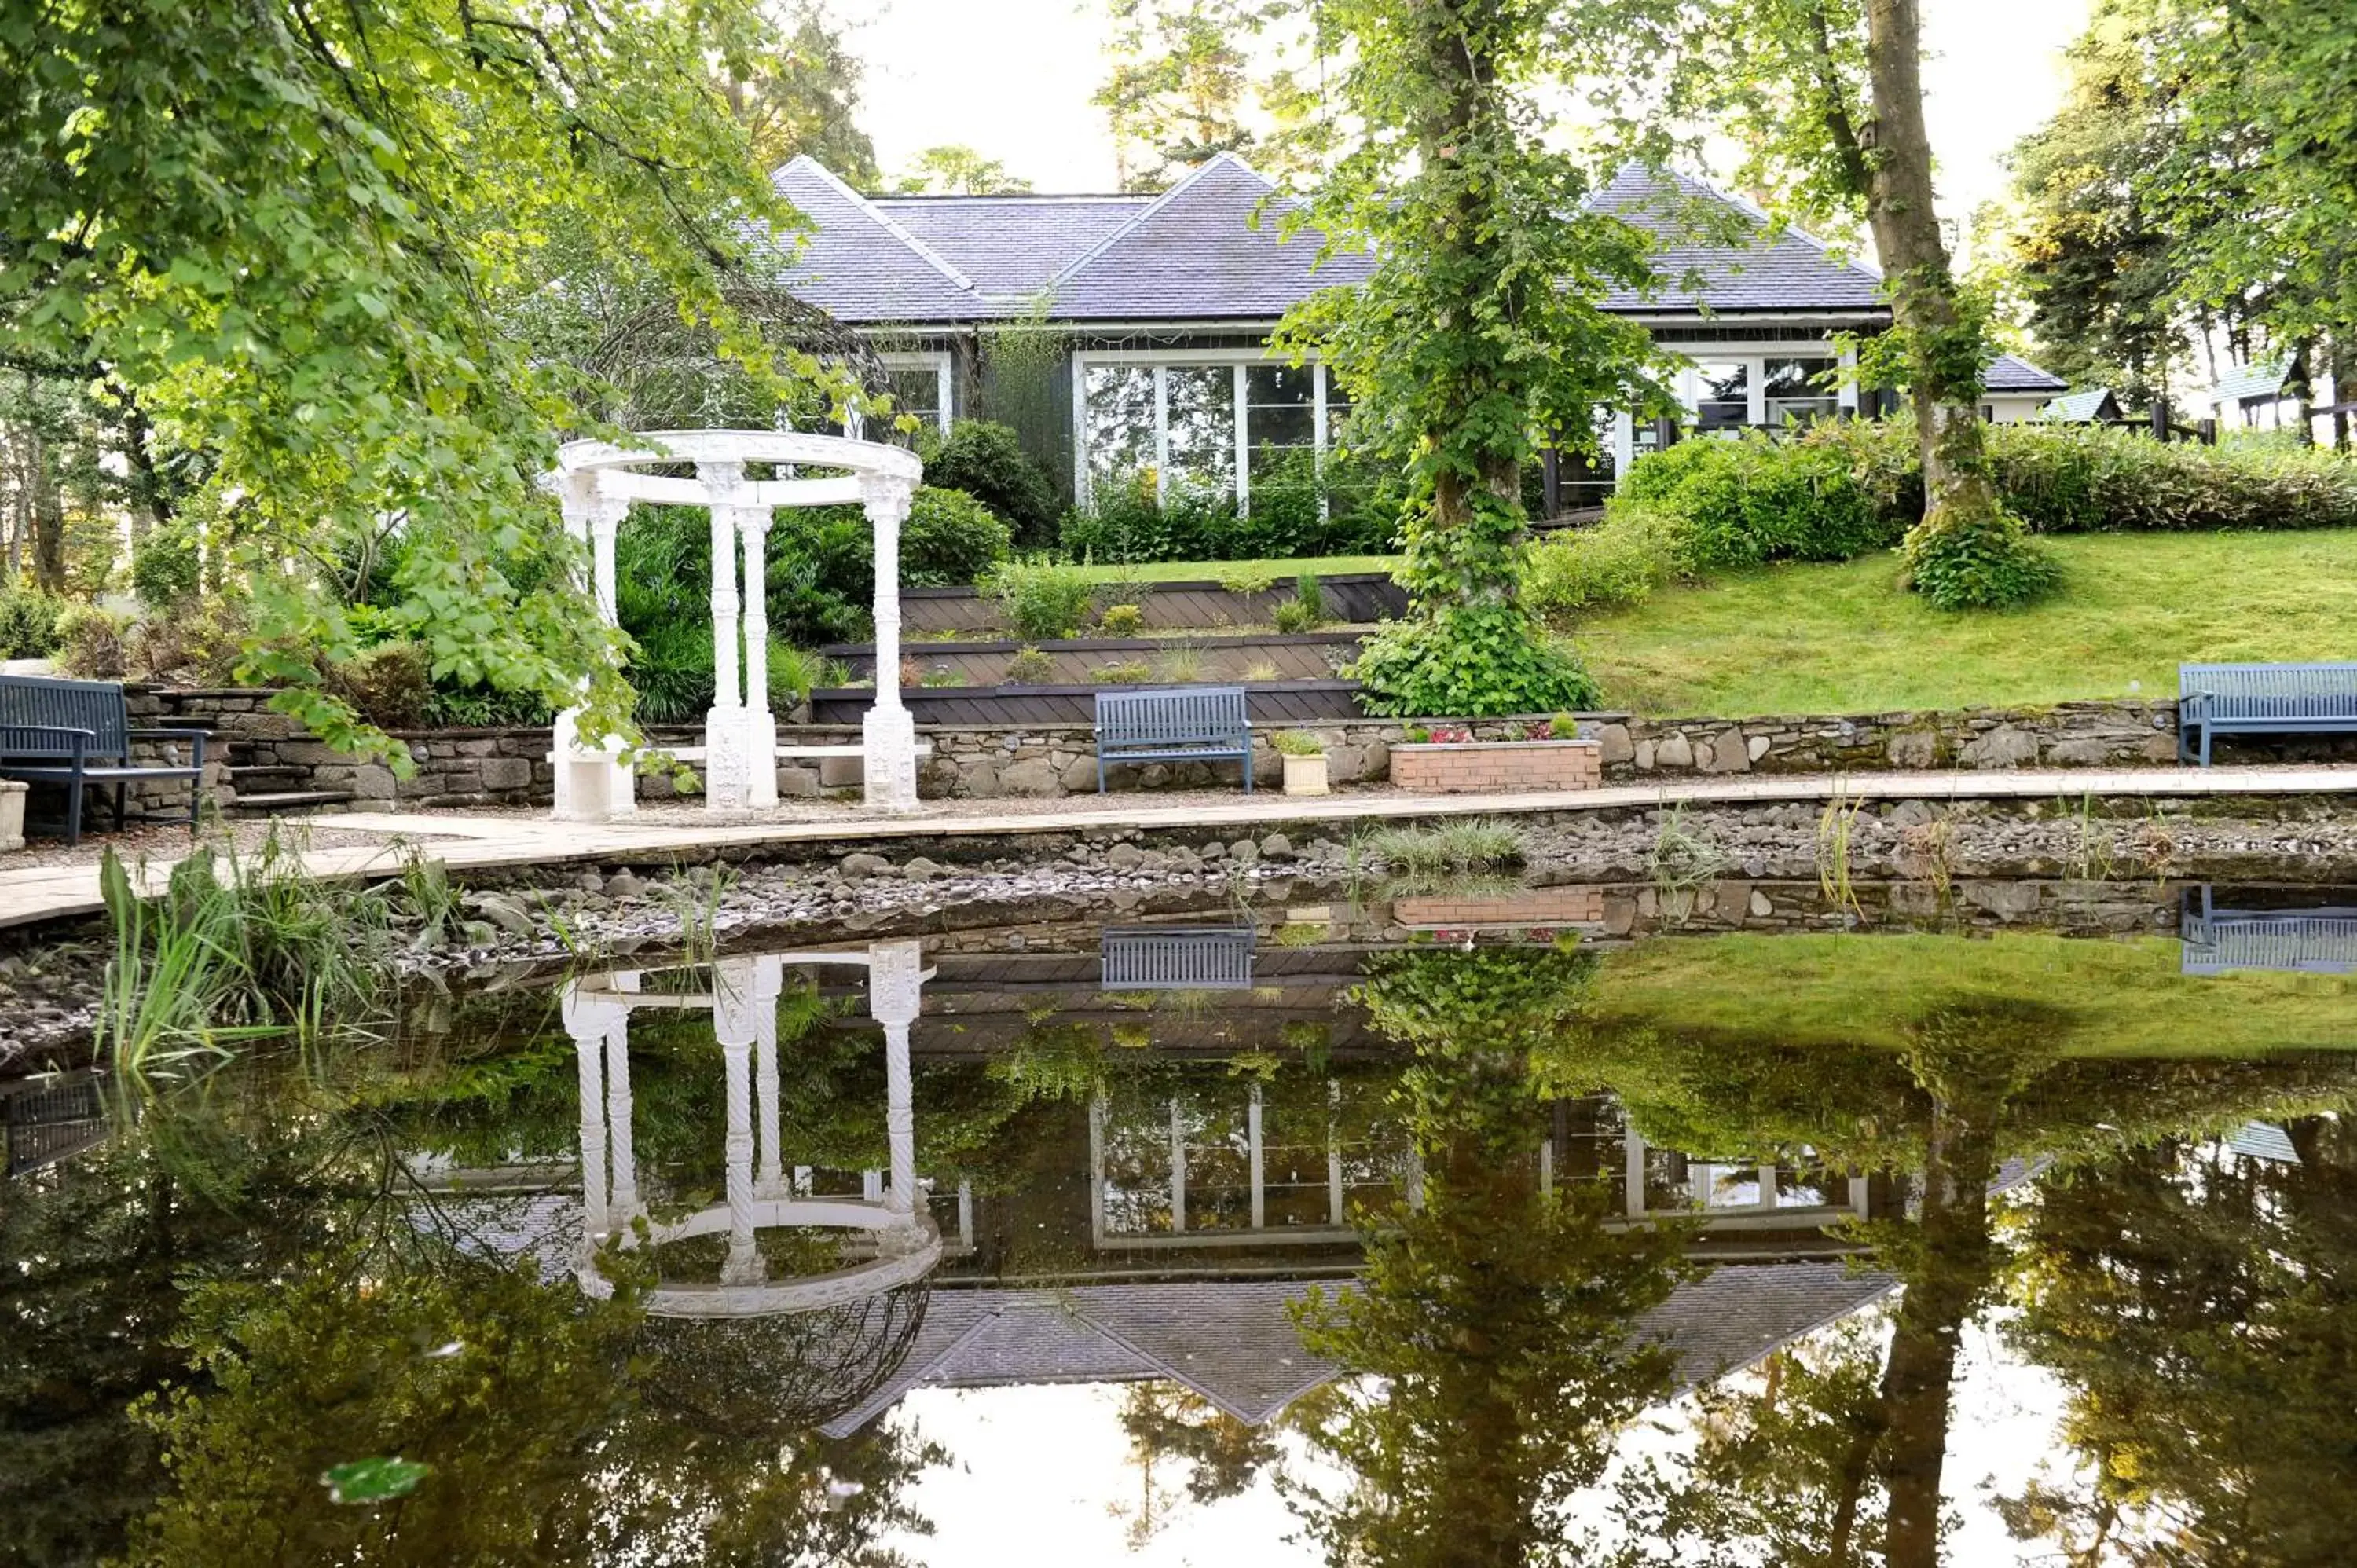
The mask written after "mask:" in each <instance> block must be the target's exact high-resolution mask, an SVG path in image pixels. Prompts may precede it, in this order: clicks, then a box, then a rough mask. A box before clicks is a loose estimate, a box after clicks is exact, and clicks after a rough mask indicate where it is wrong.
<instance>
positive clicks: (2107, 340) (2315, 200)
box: [2014, 0, 2357, 442]
mask: <svg viewBox="0 0 2357 1568" xmlns="http://www.w3.org/2000/svg"><path fill="white" fill-rule="evenodd" d="M2352 51H2357V16H2352V13H2351V11H2350V9H2349V7H2348V6H2346V5H2337V4H2333V3H2332V0H2287V3H2286V4H2282V5H2266V6H2247V5H2238V4H2233V3H2230V0H2105V3H2104V5H2100V6H2099V7H2098V8H2097V10H2096V12H2095V15H2094V16H2093V20H2092V21H2091V23H2090V25H2089V28H2088V31H2087V33H2086V35H2085V36H2084V37H2083V38H2082V39H2081V40H2080V42H2079V43H2078V45H2077V46H2076V47H2075V48H2074V49H2073V51H2072V57H2073V72H2074V82H2073V88H2072V94H2071V96H2070V99H2069V100H2068V102H2066V103H2065V105H2064V107H2063V109H2062V111H2061V113H2060V114H2058V115H2057V116H2056V118H2055V119H2054V120H2053V121H2052V122H2051V123H2050V124H2048V125H2047V126H2045V127H2044V128H2043V129H2041V130H2040V131H2039V132H2037V133H2036V134H2033V135H2031V136H2030V137H2029V138H2028V139H2027V140H2025V141H2024V142H2023V143H2022V144H2021V145H2020V147H2019V148H2018V150H2017V152H2016V155H2015V161H2016V170H2017V180H2018V194H2019V196H2020V198H2021V201H2022V205H2023V208H2024V213H2023V217H2022V220H2021V221H2020V223H2019V225H2018V231H2017V234H2016V236H2015V241H2014V246H2015V250H2016V253H2017V255H2018V261H2019V264H2020V267H2021V272H2022V277H2023V285H2024V292H2025V293H2026V295H2028V298H2029V305H2030V307H2031V313H2032V315H2031V325H2032V326H2033V328H2036V329H2037V330H2038V332H2039V333H2040V338H2041V339H2042V340H2043V341H2044V342H2045V343H2046V344H2047V345H2048V346H2049V347H2050V349H2052V350H2053V351H2054V354H2055V358H2056V359H2057V360H2059V361H2061V363H2063V364H2065V365H2069V366H2073V367H2074V368H2075V367H2077V366H2079V365H2084V366H2086V367H2088V368H2089V369H2090V370H2099V369H2103V368H2104V367H2107V366H2117V367H2118V368H2119V369H2121V370H2122V371H2124V372H2126V374H2125V378H2124V379H2126V380H2127V381H2129V383H2130V384H2131V385H2132V386H2133V385H2135V384H2136V382H2137V381H2139V380H2140V381H2146V382H2150V383H2152V384H2156V385H2158V384H2159V379H2160V378H2159V370H2160V369H2165V366H2166V363H2167V360H2168V358H2169V355H2170V354H2172V353H2173V352H2176V351H2178V350H2179V349H2180V348H2181V347H2182V346H2184V345H2185V344H2186V342H2187V339H2188V334H2189V331H2190V329H2191V328H2197V327H2198V328H2201V329H2203V330H2204V331H2207V330H2209V329H2211V328H2218V329H2222V332H2223V334H2224V335H2225V337H2226V339H2227V341H2228V343H2229V345H2230V346H2231V347H2232V348H2233V349H2234V350H2235V351H2237V352H2239V353H2242V354H2244V355H2249V356H2253V357H2257V356H2262V355H2264V356H2267V357H2276V356H2287V357H2288V358H2289V360H2291V363H2292V373H2293V381H2294V384H2295V385H2296V386H2303V387H2304V386H2305V385H2306V383H2307V382H2308V381H2309V380H2311V379H2312V378H2315V377H2317V376H2319V375H2320V374H2321V372H2322V371H2324V370H2326V369H2327V368H2330V369H2331V370H2333V371H2336V372H2337V374H2336V380H2337V381H2340V383H2341V384H2342V385H2343V386H2345V385H2346V384H2347V383H2348V381H2349V378H2350V377H2351V375H2352V373H2357V357H2352V350H2351V345H2352V342H2357V151H2352V142H2357V118H2352V115H2357V110H2352V107H2351V103H2352V99H2351V94H2350V85H2351V81H2352V66H2351V64H2350V61H2351V59H2352ZM2341 395H2343V396H2344V397H2345V395H2346V394H2345V392H2344V393H2343V394H2341ZM2300 428H2301V430H2302V431H2303V433H2304V432H2305V430H2306V428H2307V422H2306V421H2304V420H2303V421H2302V422H2301V424H2300ZM2339 434H2340V437H2341V441H2343V442H2345V441H2346V439H2347V425H2346V421H2345V419H2344V420H2343V421H2341V424H2340V427H2339Z"/></svg>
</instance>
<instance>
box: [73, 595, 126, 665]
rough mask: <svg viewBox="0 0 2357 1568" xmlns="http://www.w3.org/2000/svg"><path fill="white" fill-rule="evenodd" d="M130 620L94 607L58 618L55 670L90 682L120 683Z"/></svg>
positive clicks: (77, 606)
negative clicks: (57, 669)
mask: <svg viewBox="0 0 2357 1568" xmlns="http://www.w3.org/2000/svg"><path fill="white" fill-rule="evenodd" d="M131 626H132V621H131V618H130V617H129V616H126V615H118V614H116V613H115V612H114V611H113V610H106V609H101V608H99V607H97V606H96V605H75V606H73V607H71V608H70V609H68V610H67V611H66V612H65V614H63V615H61V616H59V618H58V626H57V634H58V647H57V654H56V658H57V666H58V668H59V670H61V671H64V672H65V673H66V674H68V675H73V676H79V677H81V679H83V680H89V681H120V680H122V679H123V677H124V671H125V660H124V639H125V638H126V637H128V636H129V634H130V631H131Z"/></svg>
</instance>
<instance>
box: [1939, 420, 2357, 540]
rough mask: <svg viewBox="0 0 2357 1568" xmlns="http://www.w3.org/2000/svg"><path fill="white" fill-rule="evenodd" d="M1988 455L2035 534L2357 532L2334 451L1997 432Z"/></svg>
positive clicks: (2002, 493) (2098, 432)
mask: <svg viewBox="0 0 2357 1568" xmlns="http://www.w3.org/2000/svg"><path fill="white" fill-rule="evenodd" d="M1988 450H1989V464H1990V469H1991V472H1992V475H1993V476H1994V478H1996V485H1997V494H1998V495H1999V497H2000V498H2001V499H2003V500H2004V502H2005V505H2006V508H2007V510H2009V511H2011V512H2013V513H2014V514H2015V515H2016V516H2018V517H2019V518H2020V519H2021V521H2023V523H2024V524H2026V525H2027V526H2028V527H2029V530H2030V532H2033V533H2110V532H2129V531H2134V530H2142V529H2156V530H2158V529H2181V530H2194V529H2244V528H2249V529H2262V528H2264V529H2308V528H2352V527H2357V463H2352V462H2351V461H2350V460H2349V459H2348V458H2346V457H2344V456H2340V455H2338V454H2336V453H2332V452H2328V451H2320V450H2315V449H2309V448H2301V447H2268V446H2239V445H2233V446H2191V445H2186V444H2180V443H2174V442H2172V443H2168V444H2164V443H2161V442H2158V441H2155V440H2153V439H2152V438H2151V437H2150V436H2147V435H2137V434H2136V432H2135V431H2132V430H2116V429H2112V428H2108V427H2102V426H2094V425H2070V424H2058V425H2041V424H1998V425H1992V426H1991V427H1990V428H1989V431H1988ZM1918 493H1919V494H1920V493H1921V492H1920V485H1919V489H1918Z"/></svg>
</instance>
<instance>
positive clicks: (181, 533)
mask: <svg viewBox="0 0 2357 1568" xmlns="http://www.w3.org/2000/svg"><path fill="white" fill-rule="evenodd" d="M201 575H202V563H201V562H200V561H199V558H198V554H197V533H196V530H195V528H194V527H192V526H191V525H190V524H189V523H188V521H187V520H186V519H179V518H176V519H174V520H172V521H169V522H159V523H157V524H156V526H155V527H153V528H150V529H149V530H148V531H147V532H146V533H145V535H144V536H143V537H142V538H141V539H140V541H139V542H138V543H136V544H135V545H133V546H132V547H131V589H132V592H134V593H135V594H137V595H138V596H139V602H140V603H141V604H143V605H145V606H146V607H148V608H149V609H163V608H166V607H169V606H172V605H177V604H178V603H180V602H181V601H182V600H184V599H188V598H193V597H194V596H196V592H197V586H198V582H199V577H200V576H201Z"/></svg>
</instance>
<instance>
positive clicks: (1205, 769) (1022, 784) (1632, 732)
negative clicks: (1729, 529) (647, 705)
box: [131, 690, 2357, 811]
mask: <svg viewBox="0 0 2357 1568" xmlns="http://www.w3.org/2000/svg"><path fill="white" fill-rule="evenodd" d="M131 700H132V714H133V720H134V723H135V724H138V725H197V726H200V727H205V728H209V729H210V730H211V731H212V733H213V735H214V736H215V737H216V743H215V745H214V746H212V747H211V748H210V754H209V756H208V757H207V762H208V767H207V768H206V774H207V781H208V784H209V785H210V786H211V787H213V788H214V789H217V790H221V791H222V792H223V794H224V798H226V791H227V789H228V788H229V784H228V779H227V777H226V774H225V772H224V765H225V764H227V763H228V762H229V761H231V754H232V750H233V751H234V756H235V759H236V760H238V761H239V762H240V763H241V764H243V765H253V766H261V767H275V768H285V769H287V770H288V771H287V772H286V773H285V774H282V775H281V776H280V780H279V781H277V782H274V783H273V784H272V785H271V786H270V788H271V789H274V790H275V789H346V790H350V792H351V793H352V794H353V796H354V797H355V798H356V800H358V801H359V802H362V803H385V804H389V803H399V804H403V805H426V804H451V805H455V804H500V805H521V804H527V803H532V804H537V803H541V802H544V801H546V800H548V799H549V797H550V793H551V789H552V779H551V773H550V768H549V765H548V762H547V754H548V749H549V732H548V731H547V730H545V729H542V728H505V729H480V730H436V731H407V732H401V735H402V738H403V739H404V740H406V741H407V742H408V743H409V746H410V749H411V755H412V756H413V757H415V758H416V760H417V762H418V765H419V770H418V774H417V776H416V777H415V778H414V779H394V778H393V773H392V770H391V769H390V768H385V767H383V766H382V764H377V763H365V762H356V761H354V760H353V759H352V758H350V757H345V756H343V755H342V754H340V753H339V752H336V751H333V750H330V749H329V748H328V747H327V746H324V745H322V744H320V743H319V742H317V741H316V740H313V739H311V738H310V737H309V736H306V735H304V734H303V733H302V730H301V727H300V726H299V725H296V723H295V722H294V721H293V720H291V719H287V718H285V717H282V716H280V715H279V714H273V713H270V712H268V711H267V709H266V707H265V706H264V703H265V700H266V694H265V693H258V692H210V691H209V692H161V691H156V692H142V691H136V690H135V691H134V693H132V699H131ZM1545 716H1546V715H1544V714H1540V715H1530V716H1526V717H1518V718H1510V719H1481V720H1470V721H1463V720H1458V721H1450V722H1453V723H1457V724H1458V725H1462V727H1464V728H1466V729H1468V730H1469V732H1470V733H1471V736H1472V737H1473V738H1474V739H1475V740H1519V739H1521V738H1522V737H1523V735H1524V733H1526V731H1527V728H1528V726H1529V725H1530V724H1531V722H1533V719H1542V720H1543V719H1544V717H1545ZM1423 722H1425V723H1431V722H1435V721H1423ZM1583 723H1584V725H1586V728H1587V734H1588V735H1589V736H1593V738H1594V740H1595V741H1596V742H1597V747H1596V749H1595V751H1594V752H1592V753H1589V755H1592V756H1595V757H1598V759H1599V761H1600V764H1601V773H1602V776H1603V779H1605V780H1606V781H1608V782H1610V781H1631V780H1635V779H1658V778H1663V777H1665V776H1673V775H1678V774H1726V773H1749V772H1761V773H1803V772H1806V773H1817V772H1838V771H1865V770H1881V769H1908V768H1924V769H1948V768H2104V767H2129V766H2147V767H2148V766H2151V765H2153V764H2156V763H2167V762H2170V761H2173V760H2174V759H2175V757H2176V755H2177V734H2176V731H2177V717H2176V704H2175V703H2173V702H2168V701H2157V702H2122V703H2059V704H2057V705H2055V706H2053V707H2049V708H2015V709H1974V710H1967V711H1964V712H1947V713H1891V714H1854V715H1850V716H1846V717H1800V718H1760V719H1733V720H1730V719H1641V718H1637V717H1634V716H1632V715H1629V714H1593V715H1588V716H1587V718H1586V719H1585V720H1584V721H1583ZM1278 728H1299V729H1305V730H1308V731H1309V732H1310V733H1312V734H1315V735H1317V736H1318V737H1319V738H1320V739H1322V740H1323V741H1324V742H1325V743H1326V756H1327V763H1328V770H1329V777H1330V778H1331V779H1332V781H1333V782H1334V783H1336V784H1353V783H1366V782H1375V781H1382V780H1384V779H1389V778H1390V777H1391V775H1392V760H1393V759H1392V750H1393V748H1394V746H1401V745H1404V744H1405V736H1406V733H1407V730H1408V728H1409V724H1408V722H1407V721H1402V720H1391V719H1361V720H1347V721H1339V722H1304V723H1297V724H1294V725H1261V726H1257V727H1256V730H1255V735H1254V775H1255V779H1256V780H1260V781H1265V782H1266V783H1267V784H1269V785H1270V786H1271V787H1274V786H1275V783H1276V781H1277V780H1278V779H1280V778H1281V777H1282V764H1281V762H1280V760H1279V758H1278V756H1277V753H1276V750H1275V746H1274V745H1272V744H1271V737H1272V736H1274V735H1275V731H1276V730H1277V729H1278ZM921 733H922V734H923V735H924V736H925V738H926V739H928V740H930V741H931V743H932V746H933V755H932V757H930V758H929V759H927V760H926V761H925V762H924V763H923V764H922V765H921V766H920V770H919V788H920V792H921V793H922V794H924V795H925V796H927V797H928V798H931V799H942V798H945V797H958V798H966V799H992V798H996V797H1002V796H1056V795H1065V794H1082V793H1087V792H1090V791H1092V790H1094V789H1096V754H1095V749H1094V744H1093V740H1092V734H1091V731H1090V729H1089V728H1088V726H1086V725H1051V726H1038V727H1013V726H997V727H971V728H960V727H952V726H928V727H926V728H925V729H924V730H923V731H922V732H921ZM695 736H696V732H695V731H694V730H692V729H685V728H678V729H663V730H658V731H656V732H654V733H653V734H652V735H651V737H650V738H651V739H653V740H655V741H657V742H658V743H664V744H671V745H688V744H692V743H693V742H694V739H695ZM779 737H780V740H781V741H784V742H785V743H786V744H789V745H794V744H802V745H813V746H821V745H844V744H847V743H853V742H856V740H857V738H858V731H857V730H856V728H855V727H849V726H844V725H800V726H783V727H781V728H780V732H779ZM1582 749H1583V750H1585V748H1582ZM2220 756H2221V759H2222V760H2225V761H2243V760H2274V761H2293V760H2299V761H2311V760H2357V737H2324V736H2319V737H2313V738H2308V739H2301V740H2294V741H2289V742H2284V743H2276V744H2270V745H2262V746H2225V745H2223V744H2222V747H2221V752H2220ZM1239 774H1240V770H1239V768H1238V767H1237V766H1236V765H1235V764H1233V763H1219V764H1201V763H1186V764H1173V763H1152V764H1148V765H1146V766H1145V767H1135V766H1125V767H1119V768H1114V769H1113V774H1112V779H1111V784H1112V787H1113V788H1114V789H1193V788H1204V787H1211V786H1217V785H1225V786H1232V785H1233V784H1234V783H1235V782H1236V781H1237V779H1238V778H1239ZM778 777H779V789H780V792H781V793H783V794H786V795H789V796H809V795H814V794H817V793H820V792H821V791H822V790H824V789H838V788H849V787H853V786H856V785H857V784H858V782H859V769H858V764H857V761H856V759H849V758H845V759H840V760H834V761H830V762H828V763H827V764H826V765H825V766H823V768H813V767H809V766H807V765H802V764H793V763H789V764H787V765H785V766H782V767H780V769H779V775H778ZM672 793H673V787H672V783H671V780H670V779H668V778H666V777H649V778H642V779H640V794H641V796H642V797H646V798H661V797H665V796H669V795H671V794H672ZM167 796H168V797H176V798H177V799H178V800H180V801H183V802H185V800H186V796H185V794H184V793H182V792H181V787H179V786H174V785H156V786H150V787H147V788H146V789H144V790H142V791H141V794H140V799H141V800H143V802H148V803H149V809H151V810H158V811H162V810H169V809H171V807H170V803H169V801H168V800H164V799H163V798H164V797H167ZM151 798H152V799H151Z"/></svg>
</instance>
